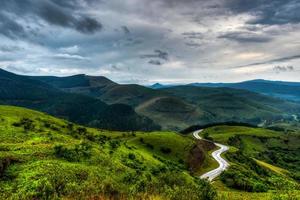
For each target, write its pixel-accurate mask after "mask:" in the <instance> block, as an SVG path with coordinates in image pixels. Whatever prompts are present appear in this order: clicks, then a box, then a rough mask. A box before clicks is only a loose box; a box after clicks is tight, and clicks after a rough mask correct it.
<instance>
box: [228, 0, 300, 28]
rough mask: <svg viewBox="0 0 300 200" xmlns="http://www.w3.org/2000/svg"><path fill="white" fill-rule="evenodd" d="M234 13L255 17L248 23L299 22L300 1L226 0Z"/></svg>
mask: <svg viewBox="0 0 300 200" xmlns="http://www.w3.org/2000/svg"><path fill="white" fill-rule="evenodd" d="M225 2H226V4H225V5H226V6H227V8H228V9H230V10H231V11H233V12H235V13H250V14H252V15H253V16H256V19H254V20H251V21H249V22H248V23H250V24H266V25H272V24H287V23H299V22H300V12H299V10H300V2H299V1H297V0H243V1H241V0H226V1H225Z"/></svg>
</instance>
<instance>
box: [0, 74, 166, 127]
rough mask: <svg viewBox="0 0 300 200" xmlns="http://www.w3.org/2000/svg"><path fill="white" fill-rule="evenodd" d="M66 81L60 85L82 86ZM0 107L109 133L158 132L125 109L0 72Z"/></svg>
mask: <svg viewBox="0 0 300 200" xmlns="http://www.w3.org/2000/svg"><path fill="white" fill-rule="evenodd" d="M45 78H46V77H45ZM70 79H71V80H69V79H68V80H66V81H65V82H64V83H65V84H66V85H69V86H78V84H86V81H80V78H78V77H76V76H74V77H73V78H70ZM72 79H74V80H72ZM70 82H71V83H73V85H72V84H71V83H70ZM76 82H77V84H76ZM74 84H75V85H74ZM0 104H5V105H15V106H22V107H26V108H30V109H35V110H39V111H42V112H46V113H49V114H51V115H54V116H58V117H62V118H65V119H67V120H69V121H72V122H75V123H79V124H83V125H88V126H92V127H97V128H103V129H109V130H123V131H128V130H143V131H151V130H159V129H160V127H159V126H158V125H156V124H154V123H153V121H152V120H150V119H149V118H147V117H143V116H140V115H138V114H137V113H136V112H135V111H134V110H133V108H132V107H130V106H128V105H125V104H113V105H107V104H106V103H104V102H102V101H101V100H99V99H96V98H93V97H88V96H84V95H81V94H74V93H66V92H64V91H62V90H60V89H56V88H54V87H52V86H50V85H48V84H46V83H43V82H40V81H39V80H34V79H32V78H30V77H26V76H20V75H16V74H13V73H9V72H6V71H4V70H2V69H0Z"/></svg>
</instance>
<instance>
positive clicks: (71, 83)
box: [31, 75, 300, 131]
mask: <svg viewBox="0 0 300 200" xmlns="http://www.w3.org/2000/svg"><path fill="white" fill-rule="evenodd" d="M31 78H32V79H35V80H39V81H42V82H44V83H47V84H50V85H52V86H53V87H55V88H57V89H60V90H62V91H65V92H66V91H67V92H71V93H77V94H84V95H87V96H90V97H93V98H97V99H100V100H102V101H104V102H105V103H108V104H115V103H122V104H127V105H130V106H132V107H133V108H134V109H135V111H136V112H137V113H138V114H139V115H143V116H146V117H147V118H150V119H152V120H153V121H154V122H155V124H158V125H160V127H161V128H162V129H163V130H176V131H180V130H182V129H185V128H187V127H189V126H192V125H204V124H207V123H214V122H224V121H236V122H247V123H252V124H256V125H257V124H261V123H262V122H265V121H267V122H273V121H280V120H282V119H286V118H290V117H292V116H293V115H295V116H296V115H297V114H298V113H299V112H300V105H299V103H293V102H287V101H283V100H280V99H276V98H272V97H268V96H264V95H261V94H258V93H254V92H250V91H246V90H240V89H233V88H208V87H195V86H176V87H170V88H162V89H157V90H154V89H151V88H147V87H143V86H140V85H120V84H117V83H114V82H112V81H110V80H108V79H107V78H105V77H92V76H85V75H77V76H71V77H61V78H58V77H31Z"/></svg>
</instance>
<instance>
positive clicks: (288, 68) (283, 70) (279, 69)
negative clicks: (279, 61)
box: [273, 66, 294, 73]
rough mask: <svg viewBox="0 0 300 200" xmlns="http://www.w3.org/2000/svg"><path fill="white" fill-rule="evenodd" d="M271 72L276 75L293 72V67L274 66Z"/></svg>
mask: <svg viewBox="0 0 300 200" xmlns="http://www.w3.org/2000/svg"><path fill="white" fill-rule="evenodd" d="M273 71H275V72H276V73H280V72H290V71H294V67H293V66H275V67H273Z"/></svg>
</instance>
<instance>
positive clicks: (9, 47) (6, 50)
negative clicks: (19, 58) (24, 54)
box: [0, 45, 22, 52]
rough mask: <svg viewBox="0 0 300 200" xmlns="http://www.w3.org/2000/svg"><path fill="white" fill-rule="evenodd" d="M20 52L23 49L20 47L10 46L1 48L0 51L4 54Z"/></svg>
mask: <svg viewBox="0 0 300 200" xmlns="http://www.w3.org/2000/svg"><path fill="white" fill-rule="evenodd" d="M20 50H22V48H20V47H18V46H8V45H4V46H0V51H2V52H16V51H20Z"/></svg>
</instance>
